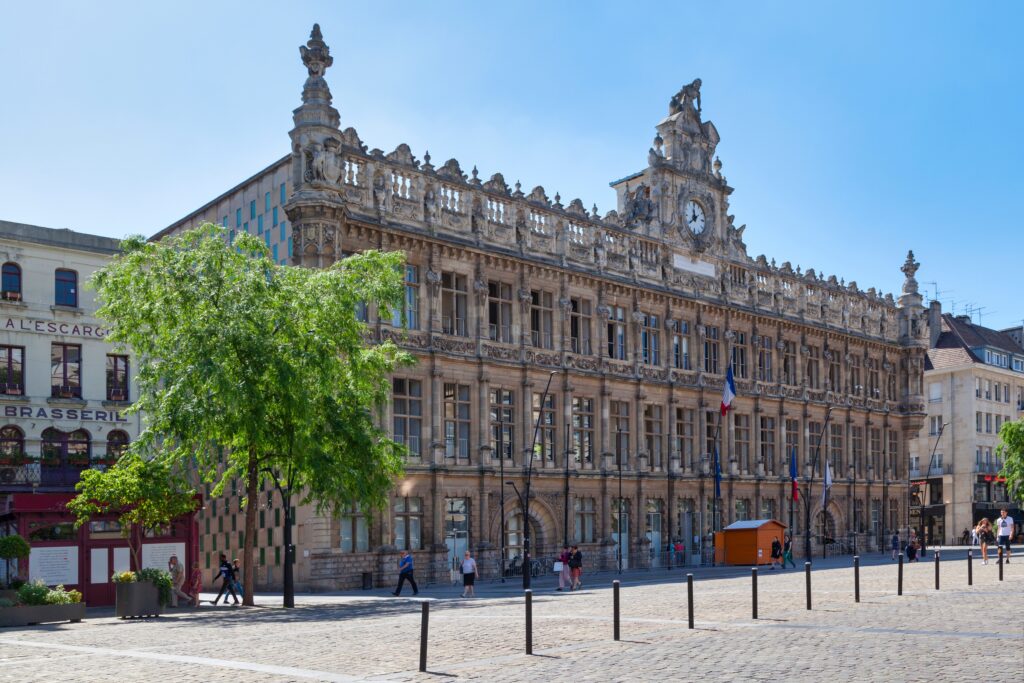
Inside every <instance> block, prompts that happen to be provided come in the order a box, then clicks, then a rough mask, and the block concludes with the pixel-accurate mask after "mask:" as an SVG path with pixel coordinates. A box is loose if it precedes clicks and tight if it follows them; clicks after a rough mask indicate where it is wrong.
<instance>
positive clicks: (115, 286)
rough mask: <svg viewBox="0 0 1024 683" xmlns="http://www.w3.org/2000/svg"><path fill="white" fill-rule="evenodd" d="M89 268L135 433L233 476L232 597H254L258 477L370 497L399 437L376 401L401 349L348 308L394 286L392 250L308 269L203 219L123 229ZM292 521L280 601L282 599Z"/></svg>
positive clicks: (355, 498)
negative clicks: (238, 496) (238, 523)
mask: <svg viewBox="0 0 1024 683" xmlns="http://www.w3.org/2000/svg"><path fill="white" fill-rule="evenodd" d="M122 248H123V253H122V254H121V255H120V256H119V257H117V258H116V259H114V260H113V261H112V262H111V263H110V264H109V265H108V266H107V267H105V268H103V269H101V270H100V271H98V272H97V273H96V275H95V276H94V278H93V284H94V286H95V288H96V290H97V292H98V295H99V299H100V302H101V307H100V309H99V315H100V316H101V317H103V318H104V319H105V320H107V321H108V323H109V326H110V332H109V335H108V339H109V340H110V341H112V342H114V343H115V344H119V345H124V346H127V347H129V348H130V349H131V350H132V351H134V353H135V354H136V357H137V358H138V359H139V361H138V364H139V370H138V378H137V380H138V384H139V396H138V399H137V401H136V402H135V404H134V405H133V407H132V410H139V411H142V412H143V414H144V415H145V417H146V429H145V430H144V431H143V433H142V434H141V435H140V437H139V439H138V441H137V447H138V448H139V449H141V450H144V451H145V452H147V453H148V454H150V455H151V456H152V457H155V458H157V459H161V460H165V461H168V462H174V463H179V464H185V463H187V464H188V465H189V467H191V468H192V469H193V470H194V471H195V472H197V473H198V475H199V476H200V477H201V478H202V480H203V481H204V482H206V483H210V484H212V485H213V488H212V493H213V494H214V495H220V494H221V493H222V492H223V488H224V485H225V483H226V482H227V481H229V480H230V479H232V478H238V479H240V480H241V481H242V482H243V484H244V490H245V499H244V505H245V512H246V514H245V534H244V546H243V549H242V557H243V562H244V566H245V571H244V574H243V576H244V581H245V598H244V600H245V602H246V604H252V595H253V590H252V588H253V577H254V574H255V572H254V571H252V568H253V567H254V566H255V562H254V548H255V538H256V509H257V507H258V506H257V505H256V501H257V497H258V494H259V492H260V490H261V489H262V487H263V485H264V484H265V483H266V482H267V480H270V482H271V483H272V484H273V485H274V486H275V487H276V488H277V490H278V491H279V492H280V494H281V496H282V499H283V502H284V504H285V510H286V513H287V512H288V511H289V510H290V508H291V503H292V497H293V496H297V497H298V500H299V502H312V503H315V505H316V506H317V508H318V510H319V511H320V512H324V511H327V510H332V511H333V510H337V509H340V508H343V507H347V506H350V505H352V504H355V503H358V504H361V505H362V506H364V508H366V509H375V508H379V507H381V506H383V504H384V502H385V501H386V496H387V493H388V491H389V489H390V488H391V485H392V482H393V480H394V478H395V477H397V476H398V475H400V474H401V462H402V455H403V453H404V448H403V447H402V446H401V445H399V444H396V443H395V442H393V441H391V440H390V439H388V438H387V436H386V433H385V432H383V431H382V430H381V429H380V428H379V427H378V426H377V424H376V422H375V419H374V417H375V412H376V411H378V410H379V409H380V408H381V407H382V406H383V405H384V404H385V402H386V401H387V399H388V397H389V392H390V382H389V376H390V374H391V372H392V371H393V370H394V369H395V368H396V367H398V366H400V365H403V364H407V363H411V362H412V359H411V357H410V356H409V355H408V354H406V353H404V352H402V351H400V350H399V349H398V347H397V346H395V345H394V344H393V343H391V342H384V343H380V344H375V345H368V344H367V343H366V337H365V335H366V326H365V324H364V323H362V322H360V321H359V319H358V317H357V315H356V310H357V308H358V307H360V306H361V305H365V304H367V303H374V304H377V306H378V307H379V308H380V310H381V314H382V315H388V314H389V313H390V311H391V310H392V309H393V308H395V307H397V306H399V305H400V302H401V300H402V294H403V284H402V275H401V272H402V268H401V266H402V263H403V256H402V254H401V253H397V252H393V253H380V252H374V251H371V252H366V253H363V254H359V255H355V256H350V257H348V258H346V259H344V260H342V261H340V262H339V263H337V264H335V265H333V266H331V267H330V268H326V269H322V270H314V269H306V268H290V267H282V266H279V265H277V264H276V263H274V261H273V260H272V259H270V257H269V254H268V252H267V249H266V247H265V246H264V244H263V242H262V241H261V240H258V239H256V238H255V237H252V236H250V235H247V234H243V235H240V236H239V237H238V239H237V240H235V242H234V244H233V245H232V244H229V240H228V237H227V234H226V232H225V231H223V230H222V229H220V228H218V227H217V226H214V225H211V224H206V225H203V226H201V227H199V228H197V229H195V230H191V231H188V232H185V233H183V234H181V235H179V236H175V237H172V238H169V239H165V240H163V241H161V242H159V243H150V242H146V241H145V240H143V239H142V238H130V239H128V240H126V241H125V242H123V243H122ZM288 521H290V520H286V523H285V536H286V537H285V541H286V543H285V545H286V553H285V594H286V597H285V604H286V605H288V606H290V603H291V599H290V591H291V586H290V583H291V582H290V574H291V564H292V563H291V559H292V558H291V552H293V548H292V547H291V543H290V539H289V534H290V531H291V524H290V523H288Z"/></svg>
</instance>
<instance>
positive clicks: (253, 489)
mask: <svg viewBox="0 0 1024 683" xmlns="http://www.w3.org/2000/svg"><path fill="white" fill-rule="evenodd" d="M247 469H248V472H247V473H246V474H247V476H246V482H245V498H246V499H245V539H244V541H245V543H244V544H243V545H242V572H243V574H242V589H243V590H244V591H245V595H244V596H243V597H242V604H243V605H250V606H251V605H253V604H255V603H254V602H253V599H252V597H253V596H252V589H253V585H254V584H255V570H256V508H258V507H259V500H258V498H259V461H258V459H257V458H256V447H255V446H249V464H248V468H247Z"/></svg>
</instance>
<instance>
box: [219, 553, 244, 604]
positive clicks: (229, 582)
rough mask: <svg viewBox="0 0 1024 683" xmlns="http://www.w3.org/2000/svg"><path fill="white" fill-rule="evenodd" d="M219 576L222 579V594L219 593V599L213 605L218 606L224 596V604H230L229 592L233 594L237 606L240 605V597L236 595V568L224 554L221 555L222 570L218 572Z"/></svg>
mask: <svg viewBox="0 0 1024 683" xmlns="http://www.w3.org/2000/svg"><path fill="white" fill-rule="evenodd" d="M217 576H219V577H220V580H221V584H220V592H219V593H217V597H216V598H214V599H213V604H215V605H216V604H217V601H219V600H220V599H221V597H222V596H223V598H224V604H227V602H228V596H227V595H226V592H227V591H230V592H231V597H232V598H234V599H235V604H236V605H237V604H239V602H238V595H237V594H236V593H235V568H234V567H233V566H232V565H231V563H230V562H228V556H227V555H225V554H224V553H221V554H220V569H219V570H218V571H217Z"/></svg>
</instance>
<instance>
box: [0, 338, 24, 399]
mask: <svg viewBox="0 0 1024 683" xmlns="http://www.w3.org/2000/svg"><path fill="white" fill-rule="evenodd" d="M0 393H4V394H6V395H8V396H21V395H23V394H24V393H25V347H23V346H6V345H5V346H0Z"/></svg>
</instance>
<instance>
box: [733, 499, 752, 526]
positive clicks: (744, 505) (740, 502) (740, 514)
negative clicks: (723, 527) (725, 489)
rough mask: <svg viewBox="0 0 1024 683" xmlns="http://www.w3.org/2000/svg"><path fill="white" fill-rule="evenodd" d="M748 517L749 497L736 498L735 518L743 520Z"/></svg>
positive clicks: (739, 520) (738, 520)
mask: <svg viewBox="0 0 1024 683" xmlns="http://www.w3.org/2000/svg"><path fill="white" fill-rule="evenodd" d="M748 519H750V499H749V498H737V499H736V520H735V521H737V522H745V521H747V520H748Z"/></svg>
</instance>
